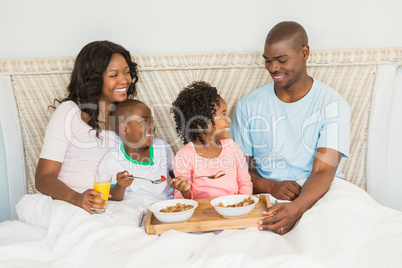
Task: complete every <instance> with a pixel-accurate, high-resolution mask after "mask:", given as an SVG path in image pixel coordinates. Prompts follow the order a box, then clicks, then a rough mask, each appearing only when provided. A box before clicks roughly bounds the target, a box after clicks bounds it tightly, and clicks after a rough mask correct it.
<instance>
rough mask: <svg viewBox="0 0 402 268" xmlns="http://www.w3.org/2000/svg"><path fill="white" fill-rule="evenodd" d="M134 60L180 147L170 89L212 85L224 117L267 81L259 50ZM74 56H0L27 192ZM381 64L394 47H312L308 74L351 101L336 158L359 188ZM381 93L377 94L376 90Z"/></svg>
mask: <svg viewBox="0 0 402 268" xmlns="http://www.w3.org/2000/svg"><path fill="white" fill-rule="evenodd" d="M133 59H134V60H135V61H136V62H137V63H138V64H139V83H138V98H139V99H140V100H142V101H144V102H145V103H147V104H148V105H149V106H150V107H151V109H152V110H153V113H154V118H155V127H156V135H157V136H158V137H160V138H162V139H164V140H165V141H166V142H168V143H169V144H171V146H172V148H173V150H174V151H177V150H178V149H179V148H180V147H181V146H182V144H181V140H180V139H179V138H178V137H177V135H176V132H175V126H174V122H173V118H172V115H171V114H170V107H171V103H172V101H173V100H174V99H175V97H176V96H177V94H178V92H179V91H180V90H181V89H182V88H183V87H184V86H186V85H188V84H189V83H191V82H192V81H195V80H205V81H207V82H209V83H210V84H212V85H213V86H215V87H217V88H218V91H219V93H220V94H221V96H222V97H223V98H224V99H225V100H226V101H227V103H228V110H229V115H232V113H233V110H234V107H235V104H236V102H237V100H238V99H239V98H241V97H242V96H244V95H246V94H247V93H249V92H251V91H252V90H254V89H256V88H257V87H259V86H261V85H263V84H265V83H267V82H268V81H269V80H270V77H269V75H268V73H267V71H266V70H265V69H264V61H263V58H262V52H222V53H188V54H170V55H136V56H133ZM73 64H74V58H72V57H68V58H45V59H16V60H0V75H9V76H10V77H11V81H12V88H13V91H14V94H15V99H16V103H17V108H18V114H19V120H20V126H21V131H22V139H23V144H24V149H25V165H26V177H27V192H28V193H34V192H36V190H35V187H34V174H35V169H36V165H37V161H38V157H39V154H40V151H41V148H42V142H43V138H44V134H45V130H46V126H47V122H48V121H49V119H50V117H51V114H52V112H53V110H52V109H48V106H49V105H50V104H53V100H54V99H55V98H57V99H62V98H63V97H64V96H65V94H66V90H65V89H66V86H67V84H68V82H69V77H70V73H71V71H72V67H73ZM382 64H386V65H389V64H391V65H394V66H400V65H401V64H402V49H365V50H357V49H356V50H316V51H312V52H311V55H310V58H309V61H308V73H309V74H310V75H311V76H313V77H314V78H316V79H318V80H321V81H322V82H324V83H326V84H328V85H329V86H331V87H333V88H334V89H336V90H338V91H339V92H340V94H341V95H343V96H344V97H345V98H346V100H347V101H348V102H349V104H350V106H351V113H352V121H351V148H350V157H349V158H348V159H343V160H342V162H341V167H340V168H341V171H342V172H343V173H344V174H345V177H346V179H347V180H348V181H350V182H352V183H354V184H356V185H358V186H359V187H361V188H363V189H367V176H368V169H367V168H366V167H367V154H368V133H369V122H370V116H371V109H372V107H373V98H374V94H376V92H375V87H376V83H377V76H378V75H379V66H380V65H382ZM379 94H381V92H380V93H379Z"/></svg>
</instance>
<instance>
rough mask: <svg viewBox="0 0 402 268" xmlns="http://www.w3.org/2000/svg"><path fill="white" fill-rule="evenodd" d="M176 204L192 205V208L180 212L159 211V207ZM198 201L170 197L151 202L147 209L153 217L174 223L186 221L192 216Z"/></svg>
mask: <svg viewBox="0 0 402 268" xmlns="http://www.w3.org/2000/svg"><path fill="white" fill-rule="evenodd" d="M177 204H182V205H192V206H193V208H191V209H189V210H185V211H180V212H161V209H166V208H167V207H172V206H176V205H177ZM197 206H198V202H197V201H194V200H190V199H170V200H164V201H160V202H157V203H154V204H152V205H151V206H150V207H149V210H150V211H151V212H152V213H153V214H154V215H155V217H156V218H157V219H158V220H159V221H161V222H164V223H174V222H182V221H186V220H188V219H190V218H191V216H193V213H194V210H195V209H196V208H197Z"/></svg>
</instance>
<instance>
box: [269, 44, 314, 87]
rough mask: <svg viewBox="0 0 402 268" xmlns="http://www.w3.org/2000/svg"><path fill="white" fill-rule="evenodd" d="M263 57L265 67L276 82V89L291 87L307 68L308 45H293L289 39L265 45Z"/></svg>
mask: <svg viewBox="0 0 402 268" xmlns="http://www.w3.org/2000/svg"><path fill="white" fill-rule="evenodd" d="M263 57H264V59H265V69H267V70H268V72H269V73H270V75H271V77H272V80H273V81H274V83H275V89H289V88H291V87H292V86H293V85H295V84H296V83H297V82H298V80H299V78H300V77H301V75H302V74H303V73H304V72H305V70H306V60H307V58H308V47H307V46H304V47H302V48H300V49H296V50H295V48H293V47H291V46H290V45H289V44H288V42H287V41H280V42H277V43H273V44H270V45H265V47H264V54H263Z"/></svg>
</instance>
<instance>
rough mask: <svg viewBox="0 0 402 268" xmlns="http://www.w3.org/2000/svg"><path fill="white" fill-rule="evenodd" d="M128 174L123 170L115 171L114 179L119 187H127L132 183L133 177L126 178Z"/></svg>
mask: <svg viewBox="0 0 402 268" xmlns="http://www.w3.org/2000/svg"><path fill="white" fill-rule="evenodd" d="M129 175H130V174H129V173H128V172H127V171H126V170H125V171H122V172H119V173H117V175H116V181H117V183H116V184H118V185H119V186H121V187H128V186H130V185H131V184H132V183H133V179H129V178H127V176H129Z"/></svg>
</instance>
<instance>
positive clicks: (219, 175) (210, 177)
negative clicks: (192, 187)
mask: <svg viewBox="0 0 402 268" xmlns="http://www.w3.org/2000/svg"><path fill="white" fill-rule="evenodd" d="M225 175H226V173H225V171H223V170H219V171H218V172H216V174H215V175H209V176H198V177H194V178H191V179H188V181H189V180H194V179H198V178H202V177H205V178H208V179H210V180H215V179H218V178H220V177H222V176H225Z"/></svg>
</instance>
